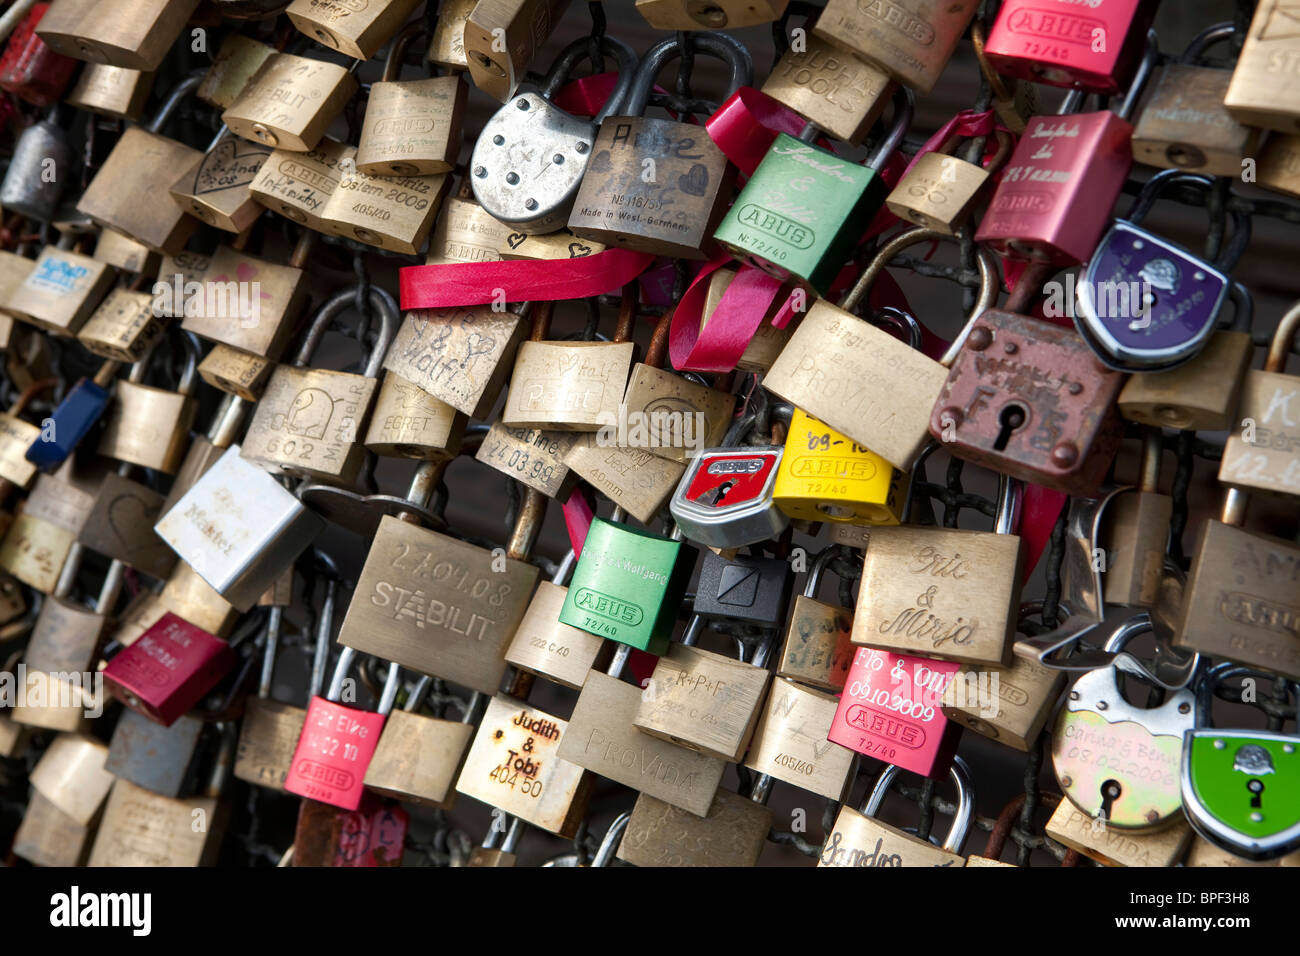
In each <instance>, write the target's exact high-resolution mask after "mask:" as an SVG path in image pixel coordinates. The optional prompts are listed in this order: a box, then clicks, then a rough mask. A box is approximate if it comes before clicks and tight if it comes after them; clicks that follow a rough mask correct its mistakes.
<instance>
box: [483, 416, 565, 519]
mask: <svg viewBox="0 0 1300 956" xmlns="http://www.w3.org/2000/svg"><path fill="white" fill-rule="evenodd" d="M582 438H583V435H582V434H581V433H580V432H561V431H543V430H542V429H540V428H508V427H506V426H505V425H503V424H501V422H499V421H495V422H493V423H492V425H491V427H490V428H488V433H487V434H486V435H484V436H483V444H482V445H480V446H479V449H478V452H477V453H476V454H475V455H474V460H475V461H481V462H483V464H485V465H487V466H489V467H490V468H495V469H496V470H497V471H499V472H501V473H503V474H505V475H509V476H510V477H511V478H514V479H516V480H518V481H519V482H521V483H522V484H524V485H527V486H528V487H529V488H532V489H533V490H534V491H540V492H541V493H542V494H544V495H546V497H548V498H558V499H561V500H564V499H567V498H568V497H569V493H570V492H572V491H573V487H574V485H576V484H577V483H578V475H577V473H576V472H573V471H570V470H569V466H568V465H566V464H565V458H566V457H567V456H568V454H569V451H570V450H572V448H573V447H574V445H576V444H577V443H578V442H579V441H580V440H581V439H582Z"/></svg>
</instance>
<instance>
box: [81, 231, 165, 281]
mask: <svg viewBox="0 0 1300 956" xmlns="http://www.w3.org/2000/svg"><path fill="white" fill-rule="evenodd" d="M56 228H57V227H56ZM94 257H95V258H96V259H98V260H99V261H100V262H107V263H108V264H109V265H110V266H113V267H115V268H117V269H121V270H122V271H123V272H133V273H135V275H136V278H135V280H134V281H133V282H132V283H131V284H132V285H141V286H142V285H143V283H144V279H145V277H146V276H150V275H153V274H155V273H156V272H157V271H158V269H159V268H160V267H161V265H162V256H160V255H159V254H158V253H156V252H154V251H152V250H151V249H150V248H149V247H148V246H146V245H145V244H144V243H142V242H136V241H135V240H134V239H132V238H131V237H130V236H124V235H123V234H122V233H120V232H118V231H117V230H115V229H101V230H99V239H98V240H97V241H96V242H95V252H94Z"/></svg>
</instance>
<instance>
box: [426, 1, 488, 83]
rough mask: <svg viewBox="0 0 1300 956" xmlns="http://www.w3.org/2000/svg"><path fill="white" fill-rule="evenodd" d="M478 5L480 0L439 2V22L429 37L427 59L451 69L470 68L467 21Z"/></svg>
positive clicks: (436, 64)
mask: <svg viewBox="0 0 1300 956" xmlns="http://www.w3.org/2000/svg"><path fill="white" fill-rule="evenodd" d="M477 5H478V0H446V2H445V3H440V4H438V22H437V23H435V24H434V26H433V36H431V37H429V50H428V52H427V53H426V54H425V56H424V58H425V59H426V60H428V61H429V62H430V63H432V64H434V65H435V66H445V67H446V68H447V69H449V70H458V71H464V70H468V69H469V60H468V59H467V58H466V56H465V21H466V20H468V19H469V15H470V14H471V13H473V12H474V7H476V6H477Z"/></svg>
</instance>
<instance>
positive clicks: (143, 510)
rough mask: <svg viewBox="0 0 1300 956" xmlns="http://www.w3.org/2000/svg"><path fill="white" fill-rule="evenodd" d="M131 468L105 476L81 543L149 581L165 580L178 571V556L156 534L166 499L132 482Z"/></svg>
mask: <svg viewBox="0 0 1300 956" xmlns="http://www.w3.org/2000/svg"><path fill="white" fill-rule="evenodd" d="M131 467H132V466H130V465H122V466H121V467H120V468H119V470H118V472H117V473H113V472H109V473H108V474H107V475H105V476H104V481H103V483H102V484H101V485H100V488H99V494H98V495H96V496H95V507H94V509H93V510H92V511H91V512H90V517H88V518H87V519H86V523H85V525H84V526H83V527H82V529H81V535H80V537H79V538H78V541H80V543H81V544H82V546H83V547H87V548H90V549H91V550H92V551H98V552H99V553H100V554H102V555H105V556H107V557H110V558H112V559H114V560H115V561H121V562H123V563H124V564H127V565H129V566H130V567H132V568H134V569H135V570H137V571H141V572H143V573H145V574H147V575H149V576H150V577H155V578H158V579H159V580H166V579H167V577H168V576H169V575H170V574H171V573H172V571H173V569H175V567H176V552H174V551H172V549H171V548H169V547H167V545H166V544H165V543H163V541H162V539H161V538H159V537H158V535H157V534H155V533H154V530H153V526H154V524H156V523H157V521H158V518H159V516H160V515H161V514H162V513H163V510H162V508H163V501H164V498H163V495H162V494H161V493H160V492H157V491H154V490H153V489H152V488H149V487H147V486H145V485H143V484H141V483H140V482H138V481H132V480H131V478H130V477H129V472H130V471H131ZM101 603H102V602H101ZM96 607H97V608H98V607H100V604H96Z"/></svg>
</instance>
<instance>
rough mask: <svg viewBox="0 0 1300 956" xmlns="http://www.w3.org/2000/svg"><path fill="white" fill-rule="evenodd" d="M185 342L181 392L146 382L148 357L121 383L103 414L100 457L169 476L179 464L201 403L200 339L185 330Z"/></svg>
mask: <svg viewBox="0 0 1300 956" xmlns="http://www.w3.org/2000/svg"><path fill="white" fill-rule="evenodd" d="M181 341H182V342H183V343H184V345H185V356H186V358H185V368H184V370H183V371H182V372H181V377H180V381H179V382H178V383H177V386H176V391H174V392H170V391H167V390H166V389H163V388H154V387H153V386H151V385H144V384H142V383H141V381H140V380H141V379H142V378H143V377H144V372H145V368H146V366H147V365H148V364H149V363H148V360H147V359H145V360H142V361H140V362H137V363H136V364H135V365H134V366H132V369H131V375H130V376H129V377H127V378H126V379H123V380H122V381H119V382H118V383H117V388H116V390H115V391H114V393H113V398H112V400H111V402H110V403H109V407H108V412H107V413H106V414H105V416H104V431H103V434H102V435H101V437H100V440H99V449H98V450H99V453H100V454H101V455H104V456H105V457H108V458H116V459H117V460H118V461H125V462H129V463H131V464H133V465H141V466H143V467H145V468H152V469H153V470H154V471H161V472H162V473H163V474H167V475H170V474H171V473H173V472H174V471H176V469H177V468H178V467H179V466H180V463H181V459H182V458H183V457H184V455H185V448H186V445H187V444H188V443H189V438H190V426H191V425H193V424H194V415H195V413H196V412H197V411H198V407H199V406H198V401H197V400H196V399H195V398H194V390H195V388H197V387H198V378H199V373H198V367H199V362H198V357H199V344H198V339H197V338H196V337H195V336H194V335H193V334H192V333H185V334H183V335H182V336H181Z"/></svg>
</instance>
